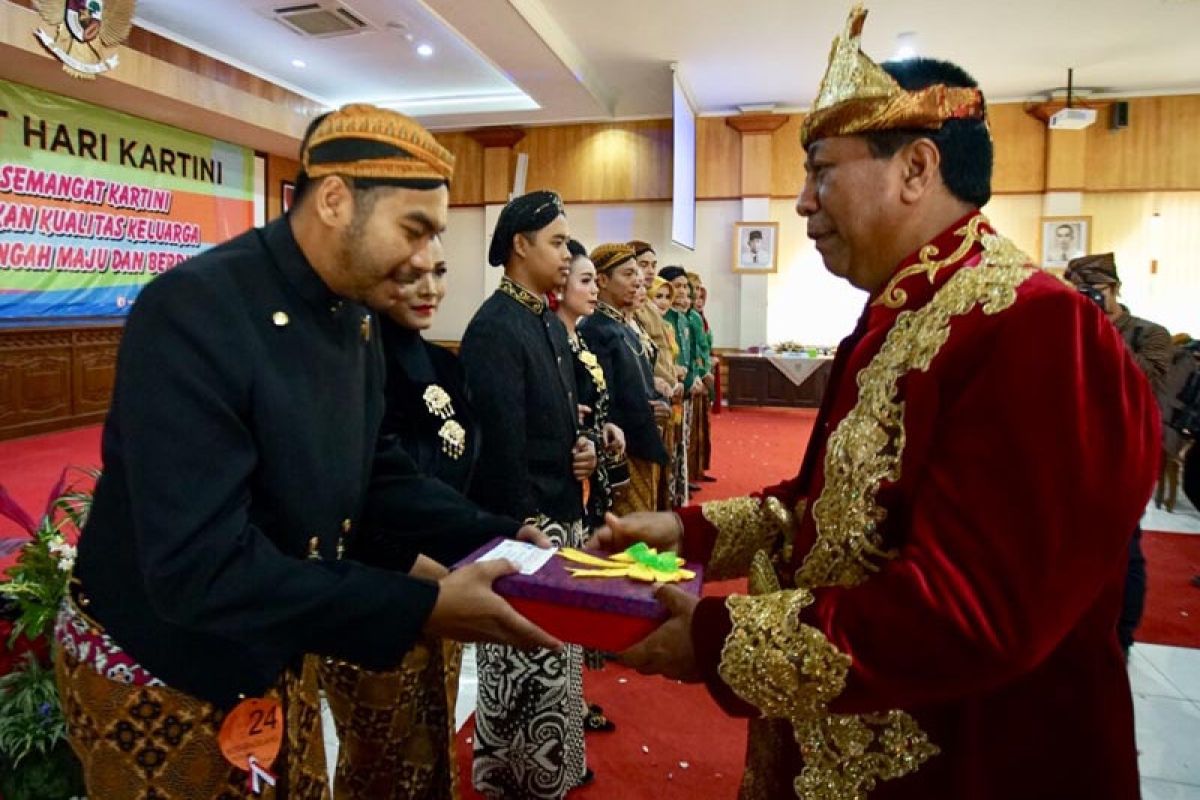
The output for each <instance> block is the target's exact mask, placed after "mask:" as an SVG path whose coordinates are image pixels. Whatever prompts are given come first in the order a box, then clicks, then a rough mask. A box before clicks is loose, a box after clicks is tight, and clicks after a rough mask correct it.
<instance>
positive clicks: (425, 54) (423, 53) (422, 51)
mask: <svg viewBox="0 0 1200 800" xmlns="http://www.w3.org/2000/svg"><path fill="white" fill-rule="evenodd" d="M417 55H419V56H420V57H421V58H429V57H430V56H431V55H433V45H431V44H428V43H426V42H422V43H421V44H419V45H417Z"/></svg>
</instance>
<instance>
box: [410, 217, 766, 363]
mask: <svg viewBox="0 0 1200 800" xmlns="http://www.w3.org/2000/svg"><path fill="white" fill-rule="evenodd" d="M696 206H697V207H696V250H695V252H692V251H689V250H686V249H684V248H681V247H677V246H675V245H674V244H671V204H670V203H669V202H646V203H578V204H568V205H567V221H568V223H569V225H570V229H571V235H572V236H573V237H575V238H576V239H578V240H579V241H581V242H583V244H584V246H585V247H587V248H588V249H589V250H590V249H591V248H593V247H595V246H596V245H598V244H601V243H603V242H626V241H629V240H630V239H644V240H645V241H648V242H651V243H652V244H653V245H654V246H655V252H656V253H657V254H658V263H659V266H667V265H668V264H680V265H682V266H684V267H686V268H687V269H689V270H691V271H694V272H698V273H699V274H700V276H701V278H702V279H703V280H704V285H705V286H707V287H708V297H709V301H708V308H707V309H706V314H707V316H708V320H709V324H710V325H711V326H712V328H713V337H714V342H715V344H716V346H717V347H734V346H736V344H737V342H736V339H737V327H738V318H737V315H738V285H739V283H738V280H737V279H738V276H737V275H735V274H734V273H733V270H732V253H733V238H732V237H733V223H734V222H735V221H736V220H737V218H738V209H739V208H740V203H739V201H737V200H727V201H725V200H721V201H703V202H700V203H697V204H696ZM490 233H491V231H486V230H484V210H483V209H482V208H452V209H450V221H449V224H448V226H447V229H446V235H445V237H443V238H444V242H445V245H446V263H447V265H448V269H449V271H448V273H447V276H446V277H447V282H446V300H445V302H444V303H443V304H442V309H441V311H440V312H439V313H438V316H437V318H436V319H435V321H434V324H433V327H432V328H431V329H430V331H429V337H430V338H432V339H445V340H457V339H461V338H462V334H463V331H464V330H466V327H467V323H468V322H469V321H470V319H471V316H472V315H473V314H474V313H475V309H477V308H478V307H479V305H480V303H482V302H483V301H484V299H485V298H486V290H485V275H487V272H488V271H489V270H497V269H499V268H498V267H490V266H488V265H487V259H486V251H487V239H488V236H489V235H490ZM764 313H765V309H764Z"/></svg>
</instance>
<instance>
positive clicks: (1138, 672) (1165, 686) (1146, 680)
mask: <svg viewBox="0 0 1200 800" xmlns="http://www.w3.org/2000/svg"><path fill="white" fill-rule="evenodd" d="M1143 647H1146V645H1142V644H1135V645H1134V646H1133V647H1132V648H1131V649H1130V651H1129V686H1130V688H1131V689H1132V690H1133V693H1134V695H1136V696H1139V697H1170V698H1172V699H1174V700H1187V699H1188V698H1187V697H1185V696H1184V694H1183V692H1182V691H1181V690H1180V689H1179V687H1177V686H1176V685H1175V684H1173V683H1171V681H1169V680H1167V677H1166V676H1165V675H1163V674H1162V673H1161V672H1159V671H1158V667H1156V666H1154V664H1153V663H1151V661H1150V660H1149V659H1148V658H1146V655H1145V653H1143V652H1142V648H1143Z"/></svg>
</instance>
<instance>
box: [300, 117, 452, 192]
mask: <svg viewBox="0 0 1200 800" xmlns="http://www.w3.org/2000/svg"><path fill="white" fill-rule="evenodd" d="M337 140H347V141H349V140H360V141H369V142H376V143H378V144H382V145H387V146H390V147H391V148H393V149H394V151H395V152H394V153H388V154H385V155H377V156H374V157H367V158H359V159H354V160H348V161H339V162H326V161H321V162H313V161H312V158H311V156H312V151H313V150H314V149H316V148H318V147H320V146H321V145H323V144H327V143H329V142H333V141H337ZM300 160H301V163H302V164H303V166H304V172H305V174H307V175H308V177H310V178H323V177H325V176H326V175H346V176H348V177H351V178H363V179H371V180H388V179H408V180H446V181H448V180H450V178H452V177H453V176H454V154H453V153H451V152H450V151H449V150H447V149H446V148H445V147H443V146H442V145H441V144H439V143H438V140H437V139H435V138H434V137H433V134H431V133H430V132H429V131H427V130H425V128H423V127H422V126H421V125H420V123H418V122H417V121H416V120H414V119H411V118H410V117H406V116H405V115H403V114H401V113H399V112H396V111H391V110H389V109H386V108H379V107H377V106H372V105H368V104H366V103H352V104H350V105H346V106H342V107H341V108H339V109H338V110H337V111H333V112H331V113H330V114H329V115H328V116H326V117H325V119H323V120H321V122H320V123H318V124H317V127H316V130H314V131H313V132H312V135H311V136H310V137H309V138H308V140H307V141H306V142H305V145H304V152H302V153H301V154H300Z"/></svg>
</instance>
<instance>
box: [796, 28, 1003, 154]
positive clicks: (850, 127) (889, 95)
mask: <svg viewBox="0 0 1200 800" xmlns="http://www.w3.org/2000/svg"><path fill="white" fill-rule="evenodd" d="M866 18H867V11H866V9H864V8H863V7H862V5H855V6H854V8H853V9H852V10H851V11H850V16H849V18H848V19H847V20H846V29H845V30H844V31H843V32H842V35H841V36H839V37H838V38H837V39H834V41H833V49H832V51H831V52H830V54H829V66H828V67H826V70H825V76H824V77H823V78H822V79H821V86H820V89H819V90H818V91H817V99H816V101H815V102H814V103H813V108H812V112H811V113H809V115H808V116H807V117H805V118H804V124H803V126H802V127H801V129H800V145H801V147H805V148H807V147H808V146H809V145H810V144H812V143H813V142H815V141H817V140H818V139H824V138H826V137H828V136H848V135H850V134H855V133H866V132H869V131H887V130H902V129H917V130H937V129H939V128H941V127H942V125H943V124H944V123H945V122H946V121H947V120H951V119H985V106H984V102H983V94H982V93H981V92H980V91H979V90H978V89H976V88H967V87H959V86H946V85H944V84H935V85H933V86H928V87H926V88H924V89H918V90H914V91H907V90H905V89H904V88H902V87H901V86H900V84H899V83H897V82H896V80H895V79H894V78H892V76H891V75H889V74H888V73H887V72H886V71H884V70H883V69H882V68H881V67H880V66H879V65H878V64H876V63H875V62H874V61H872V60H871V59H870V58H868V57H867V56H866V55H865V54H864V53H863V52H862V49H861V39H862V27H863V23H864V22H865V21H866Z"/></svg>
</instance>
